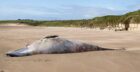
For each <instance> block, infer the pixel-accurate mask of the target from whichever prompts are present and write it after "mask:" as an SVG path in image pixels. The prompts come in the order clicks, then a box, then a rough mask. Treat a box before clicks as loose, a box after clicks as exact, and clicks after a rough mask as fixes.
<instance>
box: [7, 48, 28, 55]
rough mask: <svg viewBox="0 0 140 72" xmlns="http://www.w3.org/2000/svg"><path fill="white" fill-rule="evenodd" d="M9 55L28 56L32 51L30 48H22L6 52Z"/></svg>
mask: <svg viewBox="0 0 140 72" xmlns="http://www.w3.org/2000/svg"><path fill="white" fill-rule="evenodd" d="M6 55H7V56H10V57H21V56H28V55H30V53H29V52H28V48H21V49H18V50H15V51H10V52H8V53H6Z"/></svg>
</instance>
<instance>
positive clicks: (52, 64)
mask: <svg viewBox="0 0 140 72" xmlns="http://www.w3.org/2000/svg"><path fill="white" fill-rule="evenodd" d="M47 35H59V36H61V37H63V38H67V39H70V40H78V41H82V42H87V43H91V44H95V45H98V46H101V47H106V48H112V49H119V48H126V50H124V51H120V50H117V51H90V52H82V53H70V54H38V55H32V56H26V57H7V56H6V55H5V53H6V52H8V51H11V50H16V49H19V48H23V47H25V45H26V44H28V43H32V42H33V41H35V40H38V39H41V38H43V37H45V36H47ZM0 72H140V31H118V32H115V31H97V30H94V29H87V28H68V27H32V26H26V25H21V26H17V25H12V26H9V25H1V26H0Z"/></svg>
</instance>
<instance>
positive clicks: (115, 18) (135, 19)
mask: <svg viewBox="0 0 140 72" xmlns="http://www.w3.org/2000/svg"><path fill="white" fill-rule="evenodd" d="M1 23H25V24H28V25H32V26H65V27H90V28H97V27H98V28H100V29H104V28H106V27H112V28H113V27H116V26H118V25H119V24H124V25H125V30H128V28H129V24H130V23H140V10H138V11H134V12H129V13H127V14H124V15H107V16H102V17H95V18H93V19H87V20H86V19H83V20H55V21H38V20H30V19H18V20H5V21H0V24H1Z"/></svg>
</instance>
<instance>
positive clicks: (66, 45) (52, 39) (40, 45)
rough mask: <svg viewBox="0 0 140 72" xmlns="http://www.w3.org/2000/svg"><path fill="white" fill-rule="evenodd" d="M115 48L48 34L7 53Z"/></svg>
mask: <svg viewBox="0 0 140 72" xmlns="http://www.w3.org/2000/svg"><path fill="white" fill-rule="evenodd" d="M99 50H113V49H108V48H102V47H99V46H96V45H92V44H88V43H83V42H79V41H72V40H67V39H65V38H61V37H58V36H57V35H53V36H47V37H45V38H43V39H40V40H37V41H35V42H33V43H31V44H29V45H27V46H26V47H25V48H21V49H18V50H15V51H10V52H8V53H7V54H6V55H7V56H11V57H20V56H28V55H33V54H56V53H75V52H85V51H99Z"/></svg>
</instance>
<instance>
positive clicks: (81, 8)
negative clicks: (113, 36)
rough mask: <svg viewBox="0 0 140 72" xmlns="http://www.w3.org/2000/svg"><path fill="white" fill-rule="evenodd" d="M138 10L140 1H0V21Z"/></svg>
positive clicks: (91, 15) (75, 17)
mask: <svg viewBox="0 0 140 72" xmlns="http://www.w3.org/2000/svg"><path fill="white" fill-rule="evenodd" d="M138 9H140V0H0V20H6V19H10V20H11V19H12V20H13V19H36V20H40V19H42V20H60V19H61V20H62V19H88V18H93V17H96V16H104V15H112V14H113V15H120V14H124V13H126V12H130V11H135V10H138Z"/></svg>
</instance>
